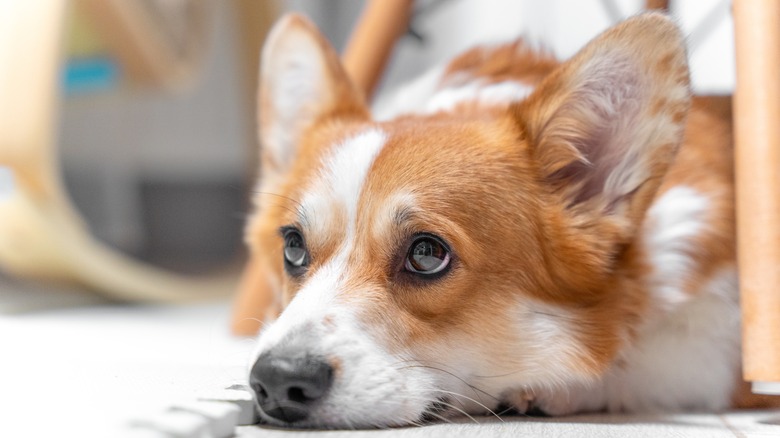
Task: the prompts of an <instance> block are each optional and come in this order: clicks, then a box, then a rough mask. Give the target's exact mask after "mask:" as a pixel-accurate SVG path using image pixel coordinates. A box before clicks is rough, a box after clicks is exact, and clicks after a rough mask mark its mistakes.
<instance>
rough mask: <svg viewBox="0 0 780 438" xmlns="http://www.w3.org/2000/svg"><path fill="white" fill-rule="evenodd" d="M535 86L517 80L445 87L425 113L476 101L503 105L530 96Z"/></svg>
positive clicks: (430, 103) (429, 104) (429, 102)
mask: <svg viewBox="0 0 780 438" xmlns="http://www.w3.org/2000/svg"><path fill="white" fill-rule="evenodd" d="M533 90H534V87H532V86H530V85H527V84H524V83H522V82H517V81H506V82H498V83H495V84H484V83H482V82H480V81H476V80H475V81H473V82H469V83H467V84H464V85H462V86H458V87H447V88H444V89H442V90H440V91H438V92H436V94H434V95H433V97H431V99H430V100H429V101H428V103H427V104H426V105H425V109H424V110H423V111H422V112H423V113H427V114H432V113H436V112H440V111H451V110H453V109H455V107H456V106H458V105H460V104H462V103H466V102H474V103H476V104H479V105H501V104H509V103H512V102H518V101H521V100H523V99H525V98H526V97H528V96H529V95H530V94H531V92H532V91H533Z"/></svg>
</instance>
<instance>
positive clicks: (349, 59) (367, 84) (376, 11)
mask: <svg viewBox="0 0 780 438" xmlns="http://www.w3.org/2000/svg"><path fill="white" fill-rule="evenodd" d="M413 4H414V0H369V1H368V3H367V4H366V6H365V8H364V9H363V13H362V14H361V16H360V19H358V22H357V25H356V26H355V29H354V30H353V31H352V35H351V36H350V38H349V43H348V44H347V48H346V50H344V54H343V55H342V61H343V62H344V68H345V69H346V70H347V73H348V74H349V76H350V77H351V78H352V80H353V81H354V82H355V84H356V85H357V86H358V88H359V89H361V90H363V93H364V94H365V97H366V100H369V101H370V100H371V97H372V96H373V94H374V90H375V89H376V86H377V84H378V83H379V78H381V77H382V72H384V71H385V66H386V65H387V61H388V60H389V59H390V55H391V53H392V52H393V47H394V46H395V43H396V41H398V39H399V38H400V37H401V36H402V35H403V34H404V32H406V29H407V27H408V25H409V19H410V18H411V16H412V5H413Z"/></svg>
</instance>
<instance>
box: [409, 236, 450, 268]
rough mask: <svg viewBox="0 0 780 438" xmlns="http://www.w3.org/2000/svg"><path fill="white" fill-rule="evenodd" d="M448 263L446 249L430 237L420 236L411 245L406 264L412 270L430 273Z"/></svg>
mask: <svg viewBox="0 0 780 438" xmlns="http://www.w3.org/2000/svg"><path fill="white" fill-rule="evenodd" d="M447 263H449V255H448V254H447V250H446V249H444V247H443V246H442V245H441V243H439V242H437V241H436V240H434V239H431V238H422V239H420V240H418V241H417V242H415V243H414V244H413V245H412V250H411V252H410V253H409V256H408V264H409V266H408V267H410V268H411V269H410V270H411V271H413V272H417V273H421V274H432V273H436V272H439V271H441V270H442V269H444V268H445V267H446V265H447Z"/></svg>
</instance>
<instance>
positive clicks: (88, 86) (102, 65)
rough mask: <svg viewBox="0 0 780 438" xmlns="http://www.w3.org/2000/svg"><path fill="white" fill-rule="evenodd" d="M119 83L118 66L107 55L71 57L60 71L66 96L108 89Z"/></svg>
mask: <svg viewBox="0 0 780 438" xmlns="http://www.w3.org/2000/svg"><path fill="white" fill-rule="evenodd" d="M118 83H119V67H118V66H117V63H116V61H115V60H113V59H111V58H108V57H94V58H71V59H68V61H67V62H66V63H65V68H64V71H63V73H62V88H63V90H64V92H65V95H66V96H74V95H79V94H90V93H97V92H103V91H108V90H111V89H113V88H116V86H117V85H118Z"/></svg>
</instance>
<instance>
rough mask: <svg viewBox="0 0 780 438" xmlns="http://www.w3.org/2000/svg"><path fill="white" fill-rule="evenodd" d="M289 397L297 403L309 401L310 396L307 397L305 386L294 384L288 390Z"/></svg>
mask: <svg viewBox="0 0 780 438" xmlns="http://www.w3.org/2000/svg"><path fill="white" fill-rule="evenodd" d="M287 398H288V399H289V400H290V401H294V402H297V403H306V402H307V401H309V398H308V397H306V395H305V394H304V393H303V388H299V387H297V386H293V387H292V388H290V389H288V390H287Z"/></svg>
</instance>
